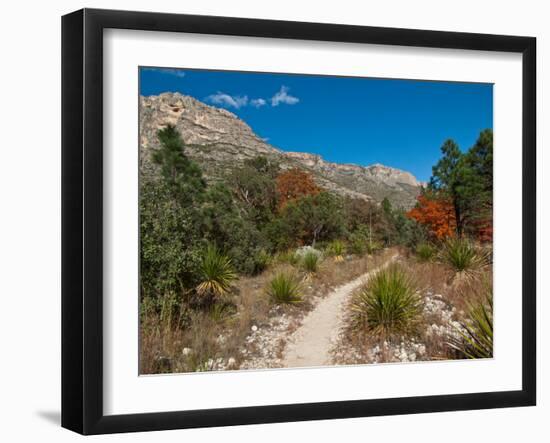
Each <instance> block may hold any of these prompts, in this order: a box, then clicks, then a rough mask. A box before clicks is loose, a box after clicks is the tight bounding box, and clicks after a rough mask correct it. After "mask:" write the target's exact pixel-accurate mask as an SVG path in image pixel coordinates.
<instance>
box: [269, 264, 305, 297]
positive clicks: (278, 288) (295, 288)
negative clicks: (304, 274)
mask: <svg viewBox="0 0 550 443" xmlns="http://www.w3.org/2000/svg"><path fill="white" fill-rule="evenodd" d="M267 293H268V295H269V297H270V298H271V300H272V301H273V302H275V303H278V304H296V303H300V302H301V301H302V295H301V285H300V281H299V280H298V277H297V276H296V275H295V274H292V273H288V272H279V273H278V274H276V275H275V276H274V277H273V279H272V280H271V281H270V282H269V286H268V289H267Z"/></svg>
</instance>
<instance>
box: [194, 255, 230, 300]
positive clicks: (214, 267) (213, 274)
mask: <svg viewBox="0 0 550 443" xmlns="http://www.w3.org/2000/svg"><path fill="white" fill-rule="evenodd" d="M200 270H201V282H200V283H199V284H198V285H197V288H196V289H197V293H198V294H199V295H211V296H213V297H219V296H222V295H225V294H227V293H228V292H229V290H230V288H231V283H232V282H233V281H234V280H236V279H237V274H236V273H235V271H234V270H233V265H232V264H231V260H230V259H229V258H228V257H226V256H225V255H223V254H221V253H220V252H219V251H218V249H217V248H216V247H215V246H212V245H209V246H208V248H207V249H206V252H205V253H204V256H203V258H202V263H201V268H200Z"/></svg>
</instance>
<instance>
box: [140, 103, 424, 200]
mask: <svg viewBox="0 0 550 443" xmlns="http://www.w3.org/2000/svg"><path fill="white" fill-rule="evenodd" d="M139 114H140V115H139V121H140V167H141V170H142V172H143V173H145V174H148V173H154V167H153V165H152V164H151V161H150V154H151V152H152V150H153V149H156V148H158V139H157V137H156V132H157V131H158V130H159V129H162V128H164V127H166V126H167V125H174V126H175V127H176V128H177V129H178V131H179V132H180V133H181V136H182V138H183V141H184V142H185V144H186V153H187V154H188V155H189V156H190V157H191V158H192V159H194V160H195V161H196V162H197V163H199V164H200V166H201V168H202V169H203V171H204V173H205V175H206V177H207V178H208V179H210V180H219V179H223V177H224V176H225V175H226V174H227V173H228V172H230V171H231V170H232V169H234V168H235V167H237V166H239V165H240V164H242V162H243V161H244V160H245V159H247V158H253V157H255V156H258V155H263V156H266V157H270V158H274V159H276V160H277V161H279V163H280V165H281V167H282V168H283V169H288V168H292V167H300V168H302V169H305V170H307V171H309V172H311V173H312V174H313V176H314V178H315V181H316V182H317V183H318V184H319V185H320V186H321V187H323V188H325V189H327V190H330V191H332V192H335V193H338V194H340V195H344V196H350V197H354V198H361V199H365V200H374V201H381V200H382V199H384V197H387V198H388V199H390V201H391V202H392V203H393V204H394V205H396V206H402V207H405V208H408V207H411V206H412V205H413V204H414V202H415V198H416V196H417V195H418V193H419V191H420V183H419V182H418V181H417V180H416V179H415V177H414V176H413V175H412V174H410V173H408V172H405V171H401V170H399V169H394V168H390V167H387V166H383V165H380V164H375V165H371V166H367V167H364V166H359V165H353V164H339V163H332V162H327V161H325V160H323V159H322V158H321V157H320V156H319V155H315V154H308V153H298V152H285V151H282V150H280V149H277V148H275V147H273V146H271V145H269V144H268V143H266V141H265V140H263V139H262V138H260V137H258V136H257V135H256V134H255V133H254V132H253V131H252V129H251V128H250V127H249V126H248V125H247V124H246V123H245V122H243V121H242V120H240V119H239V118H238V117H237V116H236V115H235V114H233V113H232V112H229V111H227V110H225V109H220V108H216V107H213V106H209V105H207V104H205V103H202V102H200V101H199V100H196V99H194V98H192V97H189V96H186V95H182V94H179V93H163V94H160V95H158V96H149V97H140V113H139Z"/></svg>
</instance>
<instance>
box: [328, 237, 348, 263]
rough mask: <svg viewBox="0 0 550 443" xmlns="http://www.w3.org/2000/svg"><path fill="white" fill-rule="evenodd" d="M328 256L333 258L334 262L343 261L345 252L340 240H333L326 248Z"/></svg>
mask: <svg viewBox="0 0 550 443" xmlns="http://www.w3.org/2000/svg"><path fill="white" fill-rule="evenodd" d="M328 251H329V253H330V255H332V256H333V257H334V261H335V262H341V261H344V253H345V252H346V246H345V245H344V242H342V241H341V240H334V241H332V242H331V243H330V245H329V247H328Z"/></svg>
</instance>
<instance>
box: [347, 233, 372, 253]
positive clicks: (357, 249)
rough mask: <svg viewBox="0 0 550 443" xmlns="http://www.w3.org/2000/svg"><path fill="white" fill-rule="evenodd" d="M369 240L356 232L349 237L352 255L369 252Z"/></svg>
mask: <svg viewBox="0 0 550 443" xmlns="http://www.w3.org/2000/svg"><path fill="white" fill-rule="evenodd" d="M367 243H368V238H367V237H366V236H365V235H363V233H362V232H354V233H352V234H351V235H350V236H349V249H350V252H351V253H352V254H356V255H363V254H364V253H365V252H366V251H367Z"/></svg>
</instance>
